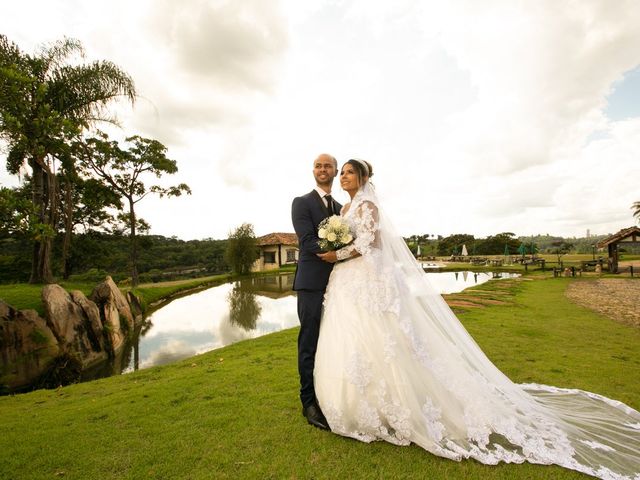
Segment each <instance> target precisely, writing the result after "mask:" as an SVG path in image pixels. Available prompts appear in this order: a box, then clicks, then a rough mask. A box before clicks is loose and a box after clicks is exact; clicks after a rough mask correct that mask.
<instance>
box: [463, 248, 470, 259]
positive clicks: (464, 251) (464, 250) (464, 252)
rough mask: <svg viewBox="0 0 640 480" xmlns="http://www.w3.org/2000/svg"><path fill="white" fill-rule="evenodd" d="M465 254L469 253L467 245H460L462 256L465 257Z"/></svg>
mask: <svg viewBox="0 0 640 480" xmlns="http://www.w3.org/2000/svg"><path fill="white" fill-rule="evenodd" d="M467 255H469V252H467V246H466V245H462V256H463V257H466V256H467Z"/></svg>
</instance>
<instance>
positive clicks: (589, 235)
mask: <svg viewBox="0 0 640 480" xmlns="http://www.w3.org/2000/svg"><path fill="white" fill-rule="evenodd" d="M590 237H591V230H589V229H588V228H587V238H590Z"/></svg>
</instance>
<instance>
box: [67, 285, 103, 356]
mask: <svg viewBox="0 0 640 480" xmlns="http://www.w3.org/2000/svg"><path fill="white" fill-rule="evenodd" d="M71 299H72V300H73V303H75V304H76V305H78V306H79V307H80V308H81V309H82V311H83V313H84V316H85V318H86V319H87V338H88V339H89V342H91V345H92V346H93V349H94V350H95V351H97V352H101V351H104V349H105V346H104V331H103V330H104V329H103V328H102V321H101V320H100V311H99V310H98V306H97V305H96V304H95V303H93V302H92V301H91V300H89V299H88V298H87V297H85V295H84V293H82V292H81V291H80V290H73V291H72V292H71Z"/></svg>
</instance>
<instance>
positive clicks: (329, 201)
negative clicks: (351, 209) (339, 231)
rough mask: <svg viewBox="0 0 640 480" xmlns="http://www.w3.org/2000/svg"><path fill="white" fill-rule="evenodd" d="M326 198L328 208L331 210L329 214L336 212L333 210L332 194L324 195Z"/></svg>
mask: <svg viewBox="0 0 640 480" xmlns="http://www.w3.org/2000/svg"><path fill="white" fill-rule="evenodd" d="M324 198H325V199H326V200H327V209H328V210H329V215H334V214H335V213H336V212H335V211H334V210H333V199H332V198H331V195H329V194H327V195H325V196H324Z"/></svg>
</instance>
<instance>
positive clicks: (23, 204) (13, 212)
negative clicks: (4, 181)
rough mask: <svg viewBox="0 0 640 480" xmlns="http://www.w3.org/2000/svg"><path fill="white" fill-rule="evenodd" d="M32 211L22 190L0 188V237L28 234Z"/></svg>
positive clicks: (31, 205)
mask: <svg viewBox="0 0 640 480" xmlns="http://www.w3.org/2000/svg"><path fill="white" fill-rule="evenodd" d="M32 210H33V204H32V203H31V202H30V201H29V198H28V195H27V192H26V191H25V189H24V188H7V187H0V237H2V236H13V235H28V234H30V233H31V231H32V230H33V228H32V225H31V224H30V222H29V221H30V219H32V218H33V215H32V213H33V212H32Z"/></svg>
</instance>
